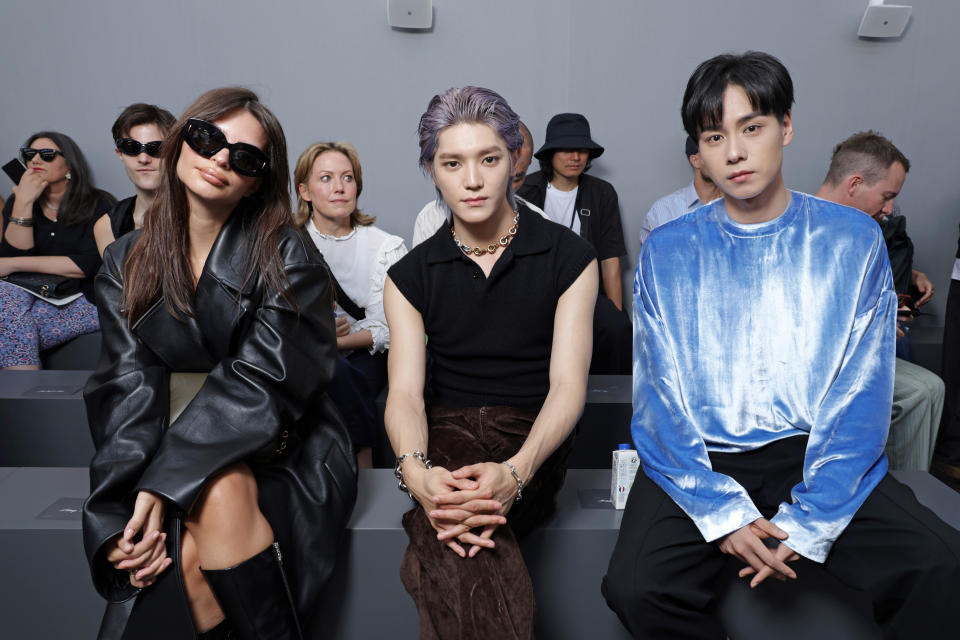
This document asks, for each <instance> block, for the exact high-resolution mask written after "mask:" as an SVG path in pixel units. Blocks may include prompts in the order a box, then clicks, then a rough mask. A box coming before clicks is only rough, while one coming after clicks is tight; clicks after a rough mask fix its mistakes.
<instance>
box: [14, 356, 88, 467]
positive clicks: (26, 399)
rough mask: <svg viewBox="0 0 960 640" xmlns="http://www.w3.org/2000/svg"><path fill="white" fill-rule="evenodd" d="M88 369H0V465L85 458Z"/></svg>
mask: <svg viewBox="0 0 960 640" xmlns="http://www.w3.org/2000/svg"><path fill="white" fill-rule="evenodd" d="M88 377H90V372H89V371H0V443H2V444H0V467H25V466H38V467H41V466H42V467H78V466H85V465H88V464H90V459H91V458H93V441H92V440H91V439H90V430H89V429H88V428H87V410H86V408H85V407H84V405H83V385H84V384H86V382H87V378H88Z"/></svg>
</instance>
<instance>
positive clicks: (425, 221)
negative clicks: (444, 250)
mask: <svg viewBox="0 0 960 640" xmlns="http://www.w3.org/2000/svg"><path fill="white" fill-rule="evenodd" d="M520 133H521V134H523V145H522V146H521V147H520V157H519V159H518V160H517V162H516V164H515V165H514V168H513V191H514V196H513V197H514V200H516V201H518V202H519V203H520V204H524V205H526V206H527V207H528V208H530V209H531V210H532V211H534V212H535V213H539V214H540V215H541V216H544V217H546V215H547V214H545V213H544V212H543V209H541V208H540V207H538V206H536V205H535V204H533V203H531V202H528V201H527V200H524V199H523V198H521V197H520V196H518V195H516V191H517V189H519V188H520V187H521V186H522V185H523V181H524V180H525V179H526V177H527V169H528V168H529V167H530V160H532V159H533V134H532V133H530V129H528V128H527V125H525V124H523V122H522V121H521V122H520ZM449 220H450V210H449V209H448V208H447V205H446V203H444V202H443V200H442V199H440V198H435V199H433V200H431V201H430V202H428V203H427V204H425V205H423V209H420V213H418V214H417V219H416V221H415V222H414V224H413V246H417V245H418V244H420V243H421V242H423V241H424V240H426V239H427V238H429V237H430V236H432V235H433V234H435V233H436V232H437V230H438V229H439V228H440V227H442V226H443V225H444V223H446V222H449Z"/></svg>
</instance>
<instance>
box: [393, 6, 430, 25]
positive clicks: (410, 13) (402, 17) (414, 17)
mask: <svg viewBox="0 0 960 640" xmlns="http://www.w3.org/2000/svg"><path fill="white" fill-rule="evenodd" d="M387 22H389V23H390V26H391V27H397V28H399V29H429V28H430V27H432V26H433V0H387Z"/></svg>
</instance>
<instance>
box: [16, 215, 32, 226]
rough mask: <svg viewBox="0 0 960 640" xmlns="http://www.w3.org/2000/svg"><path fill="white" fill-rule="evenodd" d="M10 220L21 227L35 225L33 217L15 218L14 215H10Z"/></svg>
mask: <svg viewBox="0 0 960 640" xmlns="http://www.w3.org/2000/svg"><path fill="white" fill-rule="evenodd" d="M10 222H11V224H15V225H19V226H21V227H32V226H33V218H15V217H14V216H10Z"/></svg>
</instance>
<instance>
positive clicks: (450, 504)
mask: <svg viewBox="0 0 960 640" xmlns="http://www.w3.org/2000/svg"><path fill="white" fill-rule="evenodd" d="M408 478H409V480H408V481H407V486H408V488H409V489H410V492H411V494H412V495H413V497H414V499H415V500H416V501H417V502H419V503H420V506H421V507H423V511H424V513H425V514H426V515H427V518H428V519H429V520H430V524H431V525H432V526H433V528H434V529H436V530H437V540H439V541H441V542H443V543H444V544H446V545H447V547H449V548H450V549H451V550H452V551H453V552H454V553H456V554H457V555H459V556H460V557H461V558H467V557H470V558H473V557H474V556H476V555H477V553H479V552H480V551H481V550H482V549H493V548H494V547H495V546H496V544H495V543H494V541H493V540H492V539H491V536H493V532H494V531H495V530H496V528H497V527H499V526H500V525H503V524H506V522H507V519H506V517H505V516H506V514H507V512H509V511H510V508H511V507H512V506H513V501H514V499H515V498H516V496H517V482H516V480H514V478H513V475H512V474H511V473H510V469H509V468H508V467H507V465H505V464H502V463H497V462H481V463H478V464H471V465H467V466H465V467H460V468H459V469H456V470H454V471H449V470H447V469H444V468H443V467H433V468H432V469H423V468H422V467H421V468H420V469H419V471H418V472H415V475H413V477H410V476H408ZM475 529H480V532H479V533H474V530H475ZM463 545H469V550H464V547H463Z"/></svg>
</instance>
